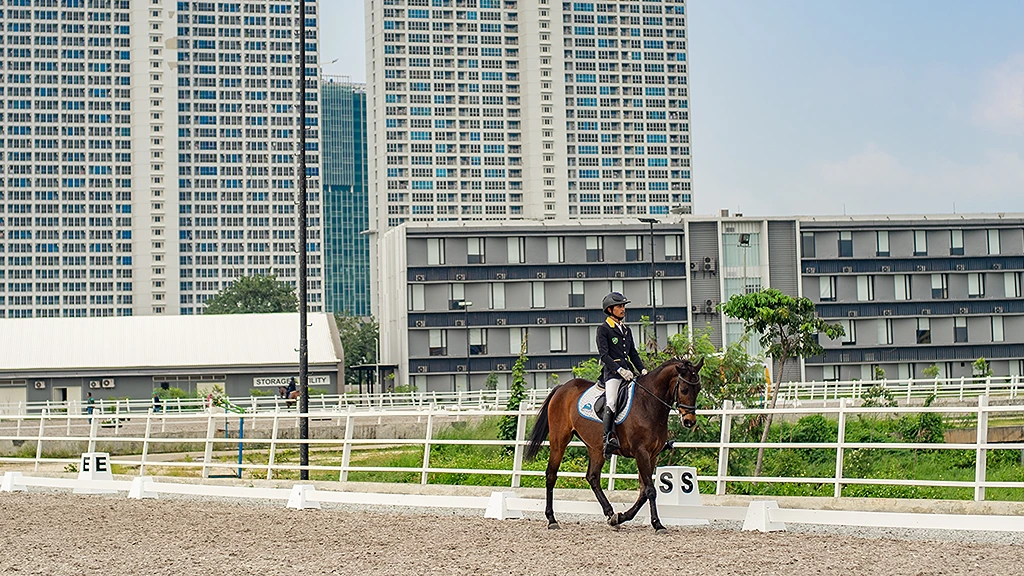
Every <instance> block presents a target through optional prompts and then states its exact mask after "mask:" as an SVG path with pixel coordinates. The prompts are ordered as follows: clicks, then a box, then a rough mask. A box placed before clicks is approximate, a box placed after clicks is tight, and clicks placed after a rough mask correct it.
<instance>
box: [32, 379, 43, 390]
mask: <svg viewBox="0 0 1024 576" xmlns="http://www.w3.org/2000/svg"><path fill="white" fill-rule="evenodd" d="M33 387H34V388H35V389H36V390H42V389H43V388H46V382H45V381H43V380H36V382H35V384H34V385H33Z"/></svg>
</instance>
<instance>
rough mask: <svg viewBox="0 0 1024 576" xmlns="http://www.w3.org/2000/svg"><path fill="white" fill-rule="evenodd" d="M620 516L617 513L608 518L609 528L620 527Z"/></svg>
mask: <svg viewBox="0 0 1024 576" xmlns="http://www.w3.org/2000/svg"><path fill="white" fill-rule="evenodd" d="M619 516H620V515H619V514H618V513H617V512H616V513H615V514H612V515H611V516H609V517H608V525H609V526H614V527H616V528H617V527H618V526H619V522H620V520H619Z"/></svg>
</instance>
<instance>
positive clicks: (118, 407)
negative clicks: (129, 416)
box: [114, 400, 121, 436]
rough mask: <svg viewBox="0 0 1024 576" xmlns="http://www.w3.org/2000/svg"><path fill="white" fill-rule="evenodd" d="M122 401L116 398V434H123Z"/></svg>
mask: <svg viewBox="0 0 1024 576" xmlns="http://www.w3.org/2000/svg"><path fill="white" fill-rule="evenodd" d="M120 416H121V401H120V400H114V436H120V435H121V418H120Z"/></svg>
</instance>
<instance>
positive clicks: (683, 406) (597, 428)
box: [525, 358, 704, 534]
mask: <svg viewBox="0 0 1024 576" xmlns="http://www.w3.org/2000/svg"><path fill="white" fill-rule="evenodd" d="M703 366H704V359H703V358H701V359H700V360H698V361H697V363H696V364H694V363H692V362H690V361H689V360H685V359H682V358H672V359H670V360H667V361H666V362H665V363H663V364H662V365H661V366H659V367H657V368H655V369H654V370H653V371H651V372H650V373H649V374H647V375H646V376H640V377H639V379H638V380H637V382H636V390H635V391H634V396H633V405H632V407H631V408H630V412H629V415H628V416H627V418H626V420H625V421H624V422H623V423H622V424H619V425H617V426H616V433H617V435H618V438H619V444H620V448H619V449H618V450H617V452H616V453H617V454H619V455H620V456H623V457H625V458H634V459H635V460H636V467H637V472H638V473H639V475H640V496H639V498H637V501H636V503H635V504H633V506H632V507H631V508H630V509H629V510H626V511H625V512H619V513H616V512H615V511H614V510H613V509H612V505H611V503H610V502H608V498H607V496H605V494H604V491H602V490H601V467H602V466H604V461H605V457H604V451H603V448H604V429H603V427H602V424H601V423H600V422H595V421H593V420H589V419H587V418H584V417H583V416H581V415H580V413H579V411H578V410H577V407H576V406H577V403H578V401H579V398H580V396H582V395H583V393H584V392H585V391H586V390H587V389H588V388H590V387H591V386H592V385H593V384H594V383H593V382H591V381H589V380H584V379H582V378H574V379H572V380H569V381H568V382H566V383H565V384H561V385H559V386H556V387H555V388H554V389H553V390H552V391H551V393H550V394H548V397H547V399H546V400H544V405H543V406H541V409H540V413H539V414H538V416H537V422H536V423H535V424H534V426H533V431H532V432H531V433H530V440H529V444H528V445H527V447H526V453H525V455H526V458H527V459H530V460H532V459H534V458H535V457H536V456H537V453H538V452H540V448H541V444H543V443H544V440H545V438H547V437H548V436H549V435H550V442H549V444H550V448H551V454H550V456H548V467H547V472H546V473H545V479H546V481H547V483H546V488H547V490H546V505H545V507H544V515H545V516H546V517H547V519H548V528H549V529H557V528H559V525H558V522H557V521H555V512H554V509H553V506H552V495H553V491H554V488H555V482H556V481H557V479H558V467H559V466H560V465H561V463H562V457H563V456H564V455H565V448H566V447H567V446H568V445H569V441H570V440H572V436H573V434H576V436H578V437H579V439H580V440H582V441H583V443H584V444H586V445H587V455H588V459H589V465H588V466H587V474H586V479H587V482H588V483H589V484H590V487H591V489H593V491H594V495H595V496H597V501H598V503H600V504H601V509H602V510H603V511H604V515H605V516H606V517H607V518H608V524H609V525H611V526H618V525H619V524H622V523H623V522H628V521H629V520H632V519H633V517H634V516H636V514H637V512H638V511H639V510H640V508H641V507H642V506H643V505H644V503H645V502H650V505H651V525H652V526H653V527H654V529H655V530H656V531H657V532H658V533H659V534H664V533H665V532H667V531H666V530H665V527H664V526H663V525H662V524H661V520H660V519H659V518H658V509H657V506H656V505H655V498H656V497H657V494H658V492H657V490H656V489H655V487H654V481H653V480H652V475H653V474H654V468H655V465H656V464H657V462H658V455H659V454H661V452H662V450H664V449H665V446H666V442H667V441H668V417H669V414H670V413H671V410H673V409H675V410H678V411H679V415H680V416H681V417H682V419H683V426H685V427H686V428H693V426H694V425H695V424H696V423H697V416H696V410H697V396H698V394H700V369H701V368H702V367H703Z"/></svg>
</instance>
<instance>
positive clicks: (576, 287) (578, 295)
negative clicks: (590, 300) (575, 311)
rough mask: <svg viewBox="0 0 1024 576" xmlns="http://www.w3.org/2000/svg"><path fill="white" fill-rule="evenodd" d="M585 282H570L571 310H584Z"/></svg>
mask: <svg viewBox="0 0 1024 576" xmlns="http://www.w3.org/2000/svg"><path fill="white" fill-rule="evenodd" d="M584 305H585V304H584V302H583V282H580V281H577V280H573V281H572V282H569V308H583V307H584Z"/></svg>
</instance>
